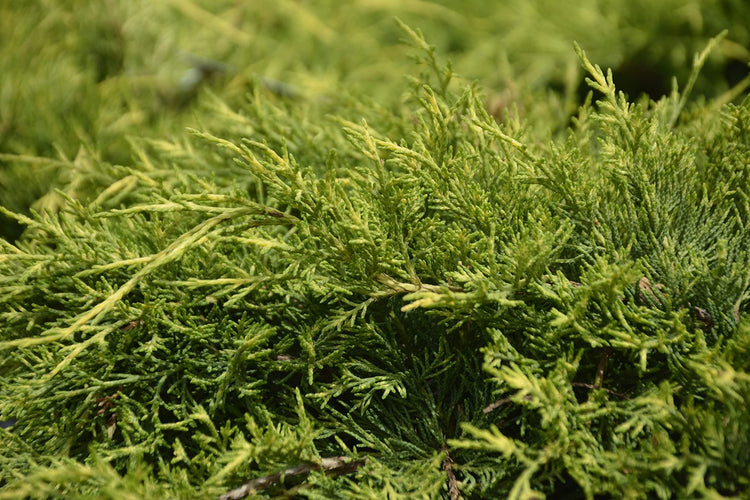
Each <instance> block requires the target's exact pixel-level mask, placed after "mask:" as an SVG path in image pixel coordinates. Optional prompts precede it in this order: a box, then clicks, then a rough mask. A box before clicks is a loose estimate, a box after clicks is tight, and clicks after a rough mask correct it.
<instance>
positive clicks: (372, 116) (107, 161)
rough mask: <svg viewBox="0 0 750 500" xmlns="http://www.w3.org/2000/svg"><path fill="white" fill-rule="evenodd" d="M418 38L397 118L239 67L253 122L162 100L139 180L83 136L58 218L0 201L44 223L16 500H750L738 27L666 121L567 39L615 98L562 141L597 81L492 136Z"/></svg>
mask: <svg viewBox="0 0 750 500" xmlns="http://www.w3.org/2000/svg"><path fill="white" fill-rule="evenodd" d="M282 3H284V2H282ZM407 3H408V2H407ZM667 3H669V2H667ZM376 4H377V2H374V3H373V4H372V5H376ZM534 4H535V5H538V6H540V7H544V5H545V4H546V2H542V1H539V2H534ZM175 5H178V6H179V7H176V8H177V10H180V11H181V12H183V13H185V12H188V13H192V14H190V15H199V14H200V10H199V11H196V10H191V9H192V8H193V7H196V6H195V5H194V4H192V3H190V2H175ZM429 5H430V6H431V7H432V8H433V9H435V10H433V11H429V12H432V13H433V15H434V16H436V17H438V18H441V19H443V17H440V16H445V17H444V19H449V20H450V19H452V20H453V21H454V22H456V23H459V24H460V22H459V21H458V19H459V18H458V17H453V16H454V14H455V13H453V12H452V11H449V10H447V9H445V8H444V7H440V6H438V5H437V4H429ZM471 5H472V2H467V8H469V6H471ZM482 5H484V4H483V3H482ZM482 5H477V6H476V7H471V8H472V9H476V10H473V11H472V12H476V13H479V12H481V11H482V9H483V8H484V7H482ZM529 5H531V3H529ZM690 5H692V4H690ZM696 5H697V4H696ZM548 7H549V6H548ZM320 8H321V9H324V7H320ZM550 8H551V7H550ZM654 8H656V7H654ZM736 8H737V9H738V10H742V8H743V7H741V6H738V7H736ZM331 9H333V7H331ZM228 10H231V9H229V8H228ZM196 12H198V13H199V14H196ZM305 12H307V11H305ZM307 13H308V14H309V12H307ZM276 14H277V15H278V18H275V19H269V18H260V19H259V23H261V24H263V23H271V24H274V25H275V26H276V28H275V29H277V30H278V31H279V32H280V33H284V32H285V30H287V29H288V27H287V26H286V24H285V22H288V21H290V19H294V20H296V21H297V22H300V23H303V22H304V23H310V24H307V25H306V26H313V27H317V29H318V31H314V33H317V38H319V40H318V42H317V43H323V44H325V41H326V39H327V37H329V36H333V35H332V34H327V33H328V32H327V31H326V30H323V29H322V28H320V25H318V24H316V19H315V18H310V17H309V16H305V15H302V14H299V13H298V17H293V16H291V17H284V16H283V15H281V14H280V13H279V12H277V13H276ZM200 15H203V14H200ZM205 15H206V16H207V17H206V18H205V20H207V22H209V21H210V22H213V23H218V24H214V26H218V28H217V29H221V30H224V34H225V35H226V36H227V37H229V38H231V37H235V38H237V40H235V42H234V43H237V44H240V43H241V42H242V40H243V38H242V36H243V34H244V33H245V32H243V31H241V30H236V31H233V30H232V28H231V26H232V25H228V26H227V25H224V24H221V23H220V22H219V21H220V20H221V18H213V17H210V16H209V15H208V14H205ZM268 15H269V16H271V14H268ZM476 15H479V14H476ZM217 19H218V20H217ZM712 19H714V18H712ZM81 22H83V20H82V21H81ZM99 26H100V27H101V29H102V30H104V31H102V32H92V33H90V36H92V37H94V38H96V39H97V40H99V39H100V38H101V39H103V40H107V41H108V43H106V44H99V43H98V42H96V43H95V42H93V41H91V40H88V41H87V40H85V39H84V40H82V41H81V42H80V43H84V44H93V45H91V46H94V47H96V50H93V51H89V50H86V51H83V52H86V53H87V54H88V55H87V56H86V57H85V58H83V59H82V60H79V61H78V62H77V63H76V64H81V65H83V66H85V67H87V68H90V71H91V75H90V76H91V78H93V80H95V81H105V82H106V81H107V80H108V79H111V78H113V75H114V74H117V73H118V72H119V71H122V68H123V67H126V66H127V60H128V56H127V51H125V52H122V51H121V50H120V49H118V46H119V45H118V44H119V43H120V42H119V40H121V39H120V38H119V37H120V35H119V33H120V29H121V28H120V27H118V24H117V23H116V22H115V23H114V24H100V25H99ZM398 26H400V31H399V33H400V34H399V35H398V36H400V37H402V38H405V39H406V40H407V41H409V42H410V44H411V45H412V46H413V48H412V49H411V50H412V51H413V53H414V54H415V55H416V64H415V68H416V69H412V71H411V73H412V74H418V75H419V76H416V77H413V78H411V79H410V82H411V86H409V87H406V86H403V85H400V84H396V83H393V84H392V85H393V86H392V87H391V90H389V91H388V92H385V91H384V94H389V95H391V97H390V98H384V99H382V100H380V101H378V99H369V98H366V97H363V92H362V91H361V89H357V88H356V85H355V86H354V88H352V89H349V91H348V92H344V91H342V92H340V93H338V94H337V95H335V96H329V95H326V96H318V95H316V94H315V93H314V92H313V91H309V89H311V88H314V85H307V86H306V87H305V86H303V87H300V89H298V88H297V87H296V86H294V87H290V86H288V84H286V83H285V82H283V81H277V80H275V79H273V78H272V77H273V76H275V75H271V77H265V76H259V75H253V74H248V73H245V74H242V75H240V76H235V78H237V79H238V82H239V83H237V81H236V82H235V83H236V84H237V85H238V86H240V87H241V88H242V90H243V92H244V93H246V95H245V96H244V97H243V98H242V99H240V98H239V97H237V96H236V95H234V94H233V93H232V92H230V91H226V92H225V95H220V96H219V95H214V94H211V93H210V92H207V91H204V89H201V88H198V87H196V88H194V89H192V88H191V89H190V92H195V93H194V94H191V95H189V96H186V95H176V94H173V95H171V97H169V98H168V99H167V98H165V99H167V100H166V101H165V102H166V103H167V105H168V106H174V107H175V109H185V108H184V107H185V106H187V107H192V108H191V109H192V110H193V111H195V113H196V115H197V118H196V119H195V120H194V121H193V122H189V121H183V122H180V126H181V127H182V126H185V125H188V124H189V125H192V126H193V128H192V130H191V131H190V132H189V133H181V132H180V131H179V130H178V131H172V132H171V138H170V137H167V136H166V135H159V134H158V133H157V131H158V130H160V129H159V128H153V129H149V134H152V135H150V136H147V137H145V138H144V137H141V138H129V139H128V146H129V148H131V151H132V159H130V160H129V161H123V162H122V163H124V164H126V165H128V166H122V165H119V164H117V163H118V162H116V161H115V159H114V157H115V156H117V155H119V154H120V152H119V149H117V147H116V144H117V142H111V143H107V142H106V141H104V142H102V144H101V145H100V146H99V147H98V148H97V147H95V146H94V145H92V144H90V143H88V142H87V141H83V142H84V145H83V146H81V147H80V148H79V149H78V151H77V153H76V155H75V157H74V159H73V160H69V159H67V157H64V158H63V159H62V160H59V161H58V160H51V159H45V160H44V161H45V162H49V163H48V164H49V165H51V166H55V163H54V162H59V163H60V165H63V166H65V168H68V169H71V171H70V172H69V173H68V175H70V179H69V180H68V181H61V182H60V186H61V187H63V189H61V190H57V191H51V192H50V193H49V194H48V198H47V199H46V203H42V204H41V205H38V206H37V208H39V210H34V209H31V208H30V207H28V206H27V207H20V208H19V207H15V208H18V210H15V211H13V210H10V209H9V208H8V207H11V206H12V205H10V204H4V205H0V211H1V212H2V214H3V215H5V216H6V217H7V218H9V219H12V220H15V221H17V222H18V223H19V224H20V225H22V226H24V227H25V231H24V233H23V235H22V236H21V237H20V238H19V239H18V240H17V241H14V242H12V243H11V242H9V241H7V240H4V239H0V325H1V326H0V340H2V342H0V421H6V420H7V421H10V420H13V421H15V423H14V424H13V425H11V426H8V427H7V428H0V450H2V451H0V498H16V497H38V498H46V497H56V496H62V497H87V498H88V497H91V498H122V497H123V496H126V495H129V496H131V497H133V498H192V497H194V498H206V497H212V496H213V497H216V496H218V495H220V494H222V493H225V492H227V491H229V490H231V489H232V488H235V487H237V486H239V485H241V484H242V483H245V482H247V481H249V480H251V479H255V478H259V477H262V476H270V475H273V474H277V473H282V472H283V471H285V470H287V469H289V468H291V467H295V466H298V465H300V464H312V465H316V464H317V465H320V464H321V463H322V462H321V459H324V458H327V457H336V456H348V457H351V458H352V459H356V460H363V459H364V460H366V461H365V463H364V465H363V466H361V467H359V468H357V470H355V471H349V472H348V473H347V474H343V475H339V476H337V475H335V474H325V473H324V472H322V471H313V472H311V473H309V474H308V475H306V476H304V477H298V476H294V477H289V478H281V479H280V480H279V481H278V482H277V483H275V484H273V485H271V486H270V487H269V488H267V489H264V490H262V491H259V492H257V495H258V497H260V498H267V497H273V496H275V495H298V496H300V497H309V498H419V497H425V498H439V497H445V498H451V497H455V495H456V494H457V492H458V491H460V494H461V495H463V496H464V497H465V498H506V497H509V498H542V497H544V496H549V497H550V498H581V497H585V498H606V497H613V498H621V497H623V498H653V497H657V498H683V497H712V498H721V497H736V498H741V497H743V496H746V495H748V493H750V474H748V465H747V464H748V463H750V451H749V450H750V442H749V441H750V412H748V409H747V408H748V404H750V375H748V372H749V370H750V320H748V312H749V311H748V303H749V300H748V299H750V258H749V256H748V248H750V226H749V224H750V219H749V216H750V198H748V182H749V177H750V173H749V172H748V169H750V149H749V148H748V144H750V134H749V133H748V128H747V124H748V121H749V120H750V99H748V98H747V97H744V98H742V97H741V96H740V98H739V99H735V97H736V95H735V94H737V95H740V94H741V93H742V87H741V86H742V84H740V86H738V87H737V88H736V89H735V90H737V91H736V92H734V93H732V92H730V93H729V94H726V93H723V92H725V91H726V88H725V87H724V86H723V85H724V84H723V83H716V82H714V85H713V86H711V85H710V84H709V83H700V84H699V83H696V82H700V76H699V75H698V72H699V70H701V68H703V67H704V66H705V65H706V64H707V61H709V62H710V60H709V59H708V54H709V53H710V51H711V49H716V48H717V47H723V45H722V43H723V42H722V40H727V38H722V37H724V36H725V35H720V36H719V37H717V38H715V39H713V40H711V41H710V42H709V43H708V47H707V48H706V49H705V50H704V51H703V52H701V53H700V57H697V58H696V59H695V64H694V66H693V70H692V73H691V74H688V75H686V77H685V78H686V79H685V81H687V85H686V89H684V90H682V91H680V90H678V89H677V88H674V89H673V90H672V91H671V93H669V95H667V96H665V97H663V98H661V99H659V100H658V101H652V100H648V99H646V98H640V99H636V98H634V97H633V98H629V97H628V96H626V95H625V94H623V93H620V92H618V87H617V85H616V83H617V80H616V76H615V78H614V81H613V77H612V75H611V74H605V73H604V72H603V71H602V70H601V69H600V68H599V67H598V66H594V65H592V64H591V63H590V62H589V59H588V58H587V56H586V55H585V54H584V52H583V50H582V49H580V48H579V47H578V46H576V50H573V48H572V47H571V46H570V45H568V49H567V50H568V51H569V52H570V54H572V55H573V56H574V55H575V54H576V52H577V56H578V58H579V59H578V63H579V64H580V65H581V67H582V68H583V71H584V72H585V74H586V75H587V76H588V78H589V85H590V86H591V88H592V89H593V90H594V91H596V95H597V96H598V100H597V101H596V102H593V103H592V98H591V96H589V98H588V99H587V100H586V101H585V102H584V103H582V105H581V106H580V108H578V110H577V112H576V113H575V117H574V119H573V120H572V126H571V127H569V128H568V127H566V126H565V123H566V122H567V121H568V116H567V114H566V113H567V108H569V107H570V105H571V104H572V100H573V99H574V93H575V82H574V81H573V80H576V79H575V78H573V79H571V81H569V82H567V84H566V85H568V87H569V88H568V89H567V90H566V92H567V94H566V93H565V92H564V93H563V94H564V95H563V97H559V96H558V97H549V94H545V92H546V91H542V92H537V91H535V90H533V89H531V90H529V91H528V92H526V93H524V95H523V97H519V99H518V100H517V101H516V102H514V105H515V106H513V105H511V106H509V107H507V109H503V110H502V112H499V113H496V112H495V111H497V110H493V109H492V103H491V102H488V98H487V97H486V95H485V92H486V91H484V90H482V87H480V85H479V84H473V85H472V84H467V83H466V82H462V81H460V80H459V81H457V80H456V77H455V76H454V75H453V72H452V69H451V68H450V67H449V66H446V65H443V63H441V62H440V59H441V57H439V56H438V55H437V54H438V51H436V49H435V48H434V47H432V46H430V45H428V44H427V42H426V41H425V39H424V37H423V36H422V34H421V33H420V32H418V31H415V30H413V29H412V28H409V27H408V26H407V25H405V24H403V23H398ZM722 28H723V26H722ZM396 29H397V28H394V27H391V28H388V30H394V32H395V30H396ZM717 31H718V29H717ZM389 32H390V31H389ZM461 33H463V31H462V30H461V29H457V30H456V31H455V32H454V34H453V35H446V38H447V40H445V39H443V38H439V36H438V38H439V40H440V41H441V43H443V42H445V43H446V44H447V45H448V46H449V47H448V48H446V49H445V50H446V51H447V52H450V51H453V52H456V53H461V52H462V50H463V49H462V48H461V47H462V46H463V45H462V44H467V43H468V41H467V40H468V35H466V34H465V33H464V35H462V34H461ZM691 33H692V32H691ZM511 34H513V33H511ZM746 35H747V33H745V32H740V34H739V35H737V36H746ZM392 36H394V37H395V36H396V35H392ZM516 36H517V35H516ZM511 39H512V37H511ZM224 42H226V43H228V42H227V41H226V40H224ZM583 45H584V46H585V44H583ZM87 46H89V45H87ZM686 46H690V44H689V43H686ZM300 47H301V48H300V50H305V51H306V50H313V51H314V50H316V49H315V47H313V48H310V47H307V46H306V45H304V44H300ZM696 49H697V50H700V48H699V47H696ZM334 55H335V54H334ZM331 57H333V56H331ZM338 57H341V58H344V57H345V56H344V55H343V54H338ZM467 57H468V56H467ZM461 60H462V61H464V62H465V61H466V59H461ZM195 61H198V60H197V59H195V60H194V61H193V62H195ZM196 64H198V63H196ZM201 64H203V63H201ZM206 64H207V63H206ZM309 64H310V65H311V66H315V65H316V64H321V61H320V60H311V61H310V62H309ZM337 64H340V65H342V66H344V67H345V64H344V63H343V62H342V60H337ZM379 64H383V66H384V67H386V66H387V65H386V64H385V63H382V62H379ZM395 64H396V63H394V65H395ZM399 64H400V63H399ZM515 64H517V63H515ZM536 64H537V63H530V65H529V67H527V68H526V71H529V72H530V74H533V75H534V77H536V76H538V75H539V72H542V73H545V74H546V75H547V77H548V78H550V79H552V78H553V77H552V75H553V74H555V71H554V69H555V68H556V64H554V63H549V62H548V63H547V64H551V67H552V68H553V69H550V68H547V69H546V70H544V71H542V69H541V67H540V66H536ZM557 69H559V68H557ZM217 71H219V70H217ZM221 71H223V69H222V70H221ZM221 71H219V72H221ZM227 71H229V69H227ZM391 71H396V70H391ZM311 72H312V73H315V71H314V69H313V70H311ZM480 76H483V75H480ZM530 79H531V76H529V75H525V76H518V81H519V82H528V81H530ZM206 84H207V85H208V83H206ZM394 88H397V89H398V90H397V92H396V91H394V90H392V89H394ZM708 89H714V90H716V89H718V90H717V91H716V93H715V94H714V95H712V96H708V100H706V98H704V97H698V98H695V99H692V98H691V96H690V91H691V90H692V92H693V95H695V94H696V93H698V92H699V91H701V92H703V91H704V90H705V91H706V92H708ZM152 90H153V89H152ZM394 92H396V93H399V94H402V95H403V99H400V100H399V99H397V98H393V95H392V94H394ZM544 95H547V97H548V98H549V99H547V98H545V97H544ZM376 97H377V96H376ZM170 99H175V100H170ZM182 99H184V100H182ZM181 100H182V101H181ZM561 100H562V101H565V102H564V103H561ZM178 101H180V102H178ZM521 106H526V107H530V108H529V109H528V113H525V114H522V113H521V112H520V111H519V109H520V107H521ZM93 108H95V107H94V106H93V105H92V109H93ZM513 108H515V111H513ZM170 113H171V111H170ZM174 113H175V114H174V116H173V118H174V119H178V118H177V117H179V116H182V115H181V114H180V113H182V111H174ZM146 135H148V134H146ZM61 140H62V139H61ZM108 148H111V149H108ZM11 152H12V154H10V153H9V154H8V155H6V156H3V157H0V160H2V161H6V160H5V158H7V159H8V160H7V161H10V162H16V161H20V162H23V161H26V160H28V158H26V159H25V158H23V157H21V156H19V155H18V153H19V152H20V151H14V150H11ZM33 154H35V155H39V157H40V158H42V157H46V156H49V152H44V151H35V152H34V153H33ZM35 161H36V160H35ZM21 208H23V209H24V210H25V211H26V214H24V213H22V212H23V211H24V210H21ZM42 208H45V210H42ZM329 472H330V471H329Z"/></svg>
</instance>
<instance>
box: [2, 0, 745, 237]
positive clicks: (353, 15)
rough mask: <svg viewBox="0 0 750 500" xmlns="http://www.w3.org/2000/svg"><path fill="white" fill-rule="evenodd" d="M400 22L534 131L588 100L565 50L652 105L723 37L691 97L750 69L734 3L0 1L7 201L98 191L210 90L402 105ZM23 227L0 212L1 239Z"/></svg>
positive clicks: (192, 118)
mask: <svg viewBox="0 0 750 500" xmlns="http://www.w3.org/2000/svg"><path fill="white" fill-rule="evenodd" d="M394 16H398V17H399V18H401V19H403V20H404V21H405V22H406V23H407V24H408V25H410V26H414V27H416V28H419V29H420V30H422V32H423V33H424V35H425V38H426V39H427V40H428V41H429V42H430V43H432V44H434V45H435V46H436V48H437V51H438V53H439V54H441V56H442V57H444V58H447V59H448V60H450V61H452V63H453V64H454V68H455V70H456V72H457V73H458V74H459V75H461V76H463V77H464V78H466V79H469V80H477V81H478V83H479V84H480V85H481V86H482V87H483V88H485V89H487V90H486V91H487V97H486V99H487V106H488V109H489V110H490V112H491V113H493V114H498V115H500V114H503V113H505V112H506V111H508V110H511V109H515V110H516V111H517V112H519V113H522V114H523V115H524V119H525V121H526V123H527V125H531V126H532V127H534V126H536V125H540V127H539V128H538V130H539V131H540V133H541V134H542V135H544V134H548V133H550V132H551V133H555V132H556V131H561V130H564V129H565V128H566V126H567V124H568V120H569V117H570V116H571V114H572V113H573V112H574V111H575V109H576V108H577V106H578V104H579V103H580V102H581V101H582V99H583V98H584V96H585V94H586V92H587V91H588V88H587V87H586V86H585V84H584V82H583V74H582V72H581V69H580V65H579V63H578V61H577V59H576V56H575V53H574V51H573V50H572V41H573V40H575V41H577V42H578V43H579V44H580V45H581V46H582V47H583V48H584V49H585V50H586V51H587V53H588V54H589V56H590V58H591V60H592V61H595V62H597V63H598V64H600V65H601V66H602V67H611V68H613V70H614V74H615V82H616V84H617V86H618V89H620V90H623V91H625V92H627V93H629V94H631V97H633V98H635V96H636V95H640V94H646V95H648V96H650V97H651V98H653V99H658V98H659V96H661V95H662V94H665V93H668V92H669V90H670V89H671V86H672V78H673V76H674V77H676V78H677V82H678V83H679V84H680V86H681V87H682V86H684V83H685V81H686V79H687V75H688V74H689V71H690V66H691V59H692V55H693V54H694V53H695V52H696V51H698V50H699V49H700V48H702V47H703V46H705V43H706V41H707V40H708V38H710V37H712V36H714V35H716V34H717V33H718V32H720V31H721V30H723V29H725V28H728V29H729V35H728V37H727V38H725V39H724V40H723V41H722V43H721V46H720V47H719V50H717V51H715V52H714V53H713V54H712V56H711V59H710V60H709V61H708V63H707V64H706V67H705V69H704V71H703V74H702V76H701V78H700V79H699V81H698V83H697V84H696V89H695V91H694V92H693V95H694V96H706V97H707V98H712V97H716V96H719V95H722V94H723V93H725V92H726V91H727V90H728V89H729V88H731V86H732V85H734V84H736V83H737V82H739V81H741V80H742V79H743V78H744V77H745V76H746V75H747V73H748V66H747V64H748V61H750V49H749V48H750V26H749V25H748V23H747V22H746V20H747V19H750V4H748V3H747V2H745V1H744V0H722V1H711V2H708V1H705V0H704V1H701V0H688V1H683V0H664V1H661V2H653V1H646V0H629V1H620V2H609V1H608V2H604V1H601V0H583V1H579V2H575V3H574V4H571V3H569V2H558V1H556V0H496V1H490V2H488V1H484V0H482V1H479V0H463V1H457V0H453V1H451V0H442V1H425V0H397V1H396V0H353V1H350V2H343V3H342V2H339V1H334V0H321V1H316V2H310V1H304V0H278V1H274V2H250V1H241V0H202V1H201V0H171V1H166V0H164V1H146V0H104V1H101V0H97V1H92V0H85V1H82V0H6V1H4V2H2V3H0V54H1V55H0V75H2V78H0V204H2V205H4V206H5V207H7V208H9V209H11V210H14V211H20V212H28V210H29V209H30V208H32V207H34V208H36V209H53V210H54V209H55V207H56V206H57V205H59V203H60V200H59V195H57V194H56V191H54V190H55V189H61V190H63V191H65V192H66V193H68V194H70V195H71V196H74V197H77V198H86V197H88V196H93V195H94V193H95V192H96V188H97V187H102V186H106V185H109V183H111V179H102V178H100V177H101V176H102V175H104V174H101V173H98V172H94V171H91V169H92V168H95V167H94V165H96V164H99V163H100V162H106V163H112V164H129V163H131V160H130V159H131V157H132V152H131V150H132V148H131V145H130V141H131V140H132V138H133V137H150V138H169V137H171V136H172V135H174V134H181V133H182V132H183V131H184V130H185V128H186V127H189V126H195V125H196V124H197V122H199V121H200V122H203V123H204V124H205V122H206V121H210V120H212V119H216V118H212V116H211V114H210V113H205V112H203V111H205V107H206V106H208V107H211V106H216V105H217V104H216V102H217V101H216V100H215V99H212V98H208V97H207V96H206V94H208V93H209V92H206V91H205V90H206V89H209V90H210V93H213V94H216V95H218V96H219V97H220V98H221V100H222V101H224V102H225V103H227V104H228V105H229V107H230V108H231V107H232V105H233V103H236V102H238V100H243V99H245V96H246V94H247V93H248V90H249V87H250V86H251V85H252V82H253V81H258V80H260V82H261V83H262V84H263V85H264V87H266V89H267V90H268V91H270V92H272V93H276V94H280V95H282V96H284V97H287V98H289V97H299V96H307V97H310V96H316V97H317V98H327V99H334V98H335V99H340V98H341V97H342V96H344V95H348V94H353V95H367V96H371V98H372V101H373V103H377V104H374V106H375V105H381V106H388V107H393V106H399V104H400V100H401V98H402V96H401V90H400V89H403V86H402V84H403V81H402V79H403V75H404V74H406V73H407V72H408V71H409V68H410V67H411V61H410V60H409V58H408V53H409V52H408V49H407V48H405V47H404V45H403V44H402V43H401V42H402V34H401V32H400V30H399V29H398V27H397V25H396V23H395V22H394V21H393V18H394ZM334 104H335V103H334ZM542 104H543V105H542ZM212 128H213V129H217V128H218V127H212ZM87 158H88V159H87ZM92 158H93V159H95V160H96V161H91V160H92ZM0 217H2V216H0ZM19 233H20V228H19V227H18V226H16V225H15V224H14V223H13V222H11V221H10V220H8V219H1V218H0V236H2V237H4V238H6V239H11V240H13V239H15V238H16V237H17V236H18V235H19Z"/></svg>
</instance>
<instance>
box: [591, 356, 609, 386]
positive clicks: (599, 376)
mask: <svg viewBox="0 0 750 500" xmlns="http://www.w3.org/2000/svg"><path fill="white" fill-rule="evenodd" d="M610 356H612V348H611V347H605V348H604V349H602V354H601V356H600V357H599V364H597V365H596V378H594V388H595V389H599V388H600V387H601V386H602V384H603V383H604V372H605V371H607V362H608V361H609V357H610Z"/></svg>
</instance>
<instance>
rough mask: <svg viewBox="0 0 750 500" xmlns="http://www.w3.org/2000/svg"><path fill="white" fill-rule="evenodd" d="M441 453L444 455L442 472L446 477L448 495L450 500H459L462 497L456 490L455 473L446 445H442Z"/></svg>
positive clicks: (459, 491) (458, 490)
mask: <svg viewBox="0 0 750 500" xmlns="http://www.w3.org/2000/svg"><path fill="white" fill-rule="evenodd" d="M443 453H445V458H444V459H443V470H444V471H445V475H446V476H448V479H447V480H446V484H447V485H448V493H449V494H450V496H451V500H459V499H460V498H463V497H462V496H461V490H460V489H458V480H457V479H456V473H455V472H453V459H452V458H451V456H450V454H449V453H448V447H447V446H446V445H443Z"/></svg>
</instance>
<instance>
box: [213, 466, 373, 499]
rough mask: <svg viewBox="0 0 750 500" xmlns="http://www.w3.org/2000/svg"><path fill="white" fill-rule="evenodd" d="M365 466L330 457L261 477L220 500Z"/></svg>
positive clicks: (343, 472) (242, 496) (349, 471)
mask: <svg viewBox="0 0 750 500" xmlns="http://www.w3.org/2000/svg"><path fill="white" fill-rule="evenodd" d="M364 464H365V459H362V460H351V461H350V458H349V457H330V458H323V459H321V460H320V464H303V465H297V466H296V467H291V468H289V469H287V470H285V471H284V472H277V473H276V474H269V475H268V476H263V477H259V478H257V479H253V480H252V481H248V482H247V483H245V484H243V485H242V486H240V487H239V488H235V489H233V490H232V491H229V492H227V493H224V494H223V495H221V496H220V497H219V500H238V499H240V498H245V497H246V496H248V495H249V494H251V493H254V492H256V491H260V490H263V489H265V488H268V487H269V486H273V485H274V484H276V483H278V482H280V481H281V480H282V478H288V477H294V476H301V475H303V474H309V473H310V472H313V471H317V470H322V471H325V472H326V473H327V474H331V475H336V476H338V475H340V474H349V473H352V472H354V471H356V470H357V469H359V468H360V467H362V466H363V465H364Z"/></svg>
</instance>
